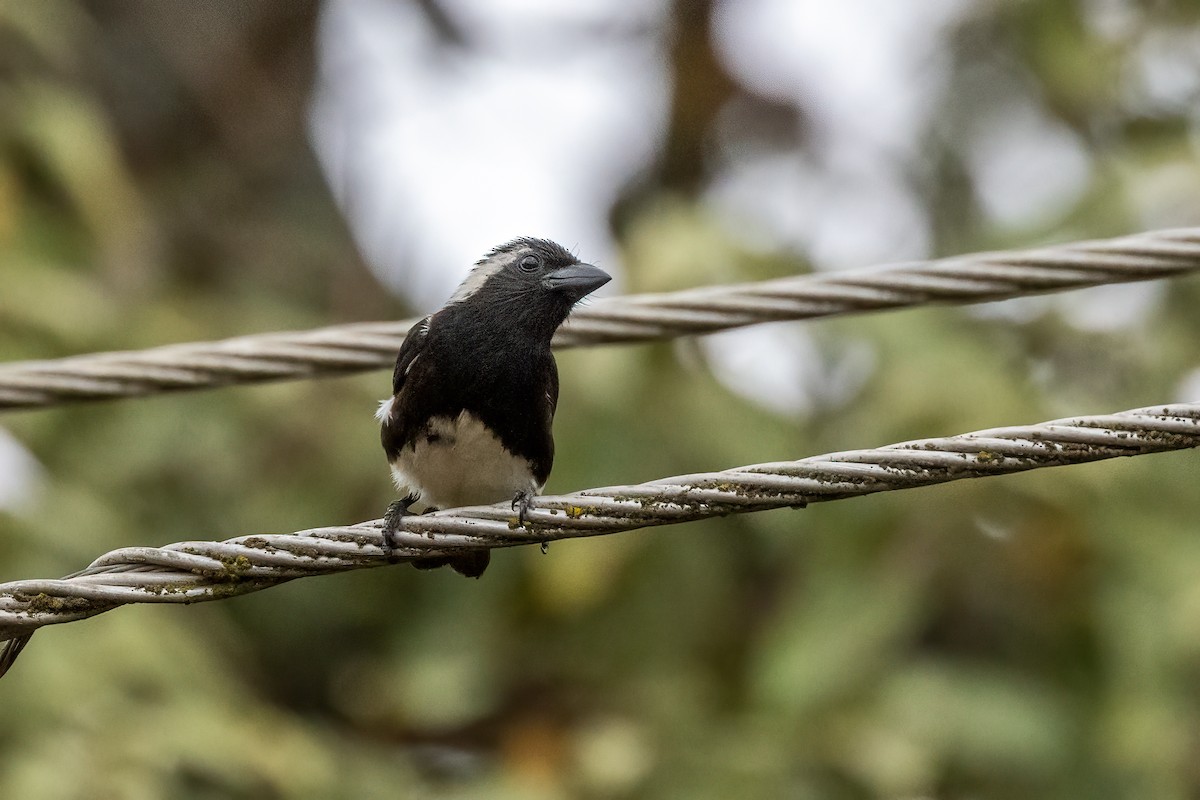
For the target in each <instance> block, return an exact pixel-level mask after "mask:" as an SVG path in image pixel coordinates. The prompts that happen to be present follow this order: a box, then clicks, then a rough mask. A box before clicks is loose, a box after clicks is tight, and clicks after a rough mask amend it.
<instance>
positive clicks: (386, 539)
mask: <svg viewBox="0 0 1200 800" xmlns="http://www.w3.org/2000/svg"><path fill="white" fill-rule="evenodd" d="M416 501H417V498H416V497H415V496H413V495H411V494H410V495H408V496H407V497H404V498H401V499H400V500H394V501H392V503H391V504H390V505H389V506H388V507H387V511H386V512H385V513H384V515H383V554H384V555H385V556H387V558H388V560H389V561H390V560H391V559H392V556H393V554H394V553H395V551H396V533H397V532H399V530H400V524H401V523H400V521H401V520H402V519H404V517H405V515H406V514H408V507H409V506H411V505H412V504H413V503H415V502H416Z"/></svg>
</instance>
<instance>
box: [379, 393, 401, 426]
mask: <svg viewBox="0 0 1200 800" xmlns="http://www.w3.org/2000/svg"><path fill="white" fill-rule="evenodd" d="M395 402H396V396H395V395H392V396H391V397H389V398H388V399H387V400H380V401H379V408H377V409H376V410H375V419H377V420H379V421H380V422H381V423H382V422H383V421H384V420H385V419H387V418H388V417H390V416H391V415H392V403H395Z"/></svg>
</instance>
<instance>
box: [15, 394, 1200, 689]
mask: <svg viewBox="0 0 1200 800" xmlns="http://www.w3.org/2000/svg"><path fill="white" fill-rule="evenodd" d="M1193 447H1200V401H1198V402H1195V403H1179V404H1174V405H1166V406H1153V407H1150V408H1141V409H1135V410H1133V411H1124V412H1120V413H1116V414H1106V415H1101V416H1088V417H1076V418H1073V419H1061V420H1054V421H1052V422H1045V423H1042V424H1039V425H1024V426H1016V427H1006V428H993V429H990V430H983V431H976V432H974V433H966V434H962V435H959V436H949V437H943V438H937V439H920V440H916V441H911V442H903V443H900V444H893V445H888V446H886V447H880V448H875V449H870V450H850V451H846V452H841V453H831V454H828V455H820V456H812V457H810V458H803V459H800V460H798V461H782V462H776V463H770V464H754V465H751V466H746V467H738V468H735V469H728V470H724V471H722V472H707V473H698V474H694V475H682V476H678V477H673V478H663V479H661V480H656V481H650V482H649V483H641V484H637V485H634V486H615V487H607V488H602V489H587V490H584V491H580V492H574V493H572V494H565V495H557V496H547V497H539V498H537V499H536V503H535V506H534V507H533V508H532V509H531V510H530V511H529V513H528V515H527V517H526V522H525V524H524V525H522V524H521V523H519V522H518V520H517V519H516V516H515V514H514V512H513V510H512V509H511V508H510V507H509V506H508V505H506V504H500V505H495V506H479V507H474V508H465V509H454V510H447V511H439V512H436V513H433V514H426V515H422V516H408V517H405V518H404V519H403V529H402V530H401V531H399V532H398V533H397V535H396V542H397V544H398V548H397V549H396V550H394V551H393V556H392V558H391V559H389V558H388V557H387V555H386V554H385V553H384V550H383V547H382V539H383V534H382V527H381V526H382V520H371V521H369V522H362V523H359V524H357V525H348V526H341V527H328V528H314V529H311V530H306V531H300V532H299V533H295V534H259V535H253V536H241V537H238V538H235V539H228V540H226V541H223V542H200V541H196V542H179V543H177V544H171V545H167V546H165V547H125V548H121V549H120V550H114V551H113V552H111V553H108V554H106V555H103V556H101V557H100V558H98V559H96V560H95V561H94V562H92V564H91V565H90V566H88V567H87V568H86V569H84V570H82V571H80V572H77V573H75V574H74V575H70V576H68V577H66V578H63V579H60V580H21V581H12V582H10V583H3V584H0V641H4V640H10V641H9V644H8V646H7V647H6V650H5V652H4V653H3V654H0V675H3V673H4V671H5V670H6V669H7V667H8V666H9V665H11V663H12V661H13V659H15V658H16V655H17V654H18V653H19V652H20V650H21V648H23V647H24V645H25V643H26V642H27V641H28V637H29V636H31V635H32V632H33V631H34V630H36V629H37V628H40V627H42V626H44V625H51V624H54V623H60V622H71V621H73V620H78V619H84V618H85V617H91V616H94V615H96V614H100V613H102V612H104V611H109V610H111V609H113V608H116V607H117V606H121V605H125V604H129V603H195V602H200V601H204V600H220V599H224V598H226V597H233V596H236V595H241V594H247V593H249V592H255V591H258V590H260V589H266V588H268V587H270V586H274V585H276V584H279V583H283V582H284V581H289V580H292V579H293V578H301V577H305V576H310V575H323V574H327V573H332V572H343V571H347V570H353V569H363V568H366V567H378V566H382V565H384V564H387V563H390V562H391V561H411V560H414V559H416V558H421V557H436V556H447V555H452V554H453V553H454V552H455V551H461V549H462V548H477V547H489V548H493V547H512V546H514V545H520V544H529V543H544V542H549V541H553V540H556V539H567V538H574V537H581V536H599V535H603V534H610V533H618V532H621V531H629V530H635V529H638V528H646V527H651V526H656V525H670V524H674V523H679V522H689V521H692V520H699V519H706V518H709V517H719V516H725V515H727V514H737V513H745V512H750V511H764V510H767V509H773V508H782V507H789V506H790V507H803V506H805V505H807V504H808V503H816V502H821V501H825V500H838V499H841V498H844V497H855V496H858V495H864V494H872V493H875V492H884V491H891V490H893V489H910V488H914V487H918V486H929V485H932V484H937V483H945V482H948V481H954V480H959V479H962V478H978V477H984V476H988V475H1004V474H1008V473H1013V472H1022V471H1025V470H1030V469H1037V468H1040V467H1052V466H1061V465H1065V464H1079V463H1084V462H1089V461H1100V460H1103V459H1108V458H1115V457H1117V456H1131V455H1139V454H1143V453H1158V452H1164V451H1168V450H1182V449H1186V448H1193Z"/></svg>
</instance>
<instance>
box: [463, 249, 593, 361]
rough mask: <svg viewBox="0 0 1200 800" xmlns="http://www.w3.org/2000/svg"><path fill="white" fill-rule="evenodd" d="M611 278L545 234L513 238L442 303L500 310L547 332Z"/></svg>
mask: <svg viewBox="0 0 1200 800" xmlns="http://www.w3.org/2000/svg"><path fill="white" fill-rule="evenodd" d="M611 279H612V276H610V275H609V274H608V273H607V272H605V271H604V270H602V269H600V268H599V267H594V266H592V265H591V264H584V263H582V262H580V261H579V259H577V258H575V256H573V255H571V253H570V251H568V250H567V249H566V248H565V247H563V246H562V245H559V244H555V243H554V242H551V241H549V240H547V239H532V238H524V239H514V240H513V241H511V242H508V243H507V244H502V245H500V246H499V247H497V248H496V249H494V250H492V251H491V252H490V253H488V254H487V255H486V256H484V257H483V258H482V259H480V261H479V262H478V263H477V264H476V265H475V267H474V269H472V270H471V273H470V274H469V275H468V276H467V278H466V280H464V281H463V282H462V284H461V285H460V286H459V287H458V290H457V291H455V293H454V294H453V295H452V296H451V298H450V300H449V302H448V303H447V306H448V307H449V306H460V307H464V308H472V307H474V308H473V309H472V310H479V311H483V310H485V309H486V310H488V311H495V310H500V309H502V310H503V313H504V315H505V318H506V320H508V321H510V322H511V323H512V324H519V325H522V326H523V327H527V328H532V329H535V330H537V331H538V332H539V333H542V334H544V335H545V336H546V337H549V336H550V335H552V334H553V333H554V331H555V329H557V328H558V326H559V325H561V324H562V323H563V321H564V320H565V319H566V318H567V314H569V313H570V311H571V308H572V306H574V305H575V304H576V303H577V302H579V301H580V300H581V299H583V298H584V297H585V296H587V295H588V294H591V293H592V292H594V291H595V290H596V289H599V288H600V287H601V286H603V285H604V284H606V283H608V282H609V281H610V280H611Z"/></svg>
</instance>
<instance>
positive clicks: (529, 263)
mask: <svg viewBox="0 0 1200 800" xmlns="http://www.w3.org/2000/svg"><path fill="white" fill-rule="evenodd" d="M541 265H542V260H541V259H540V258H538V257H537V256H525V257H524V258H522V259H521V263H520V264H519V265H518V266H519V267H520V268H521V272H535V271H537V268H538V267H540V266H541Z"/></svg>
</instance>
